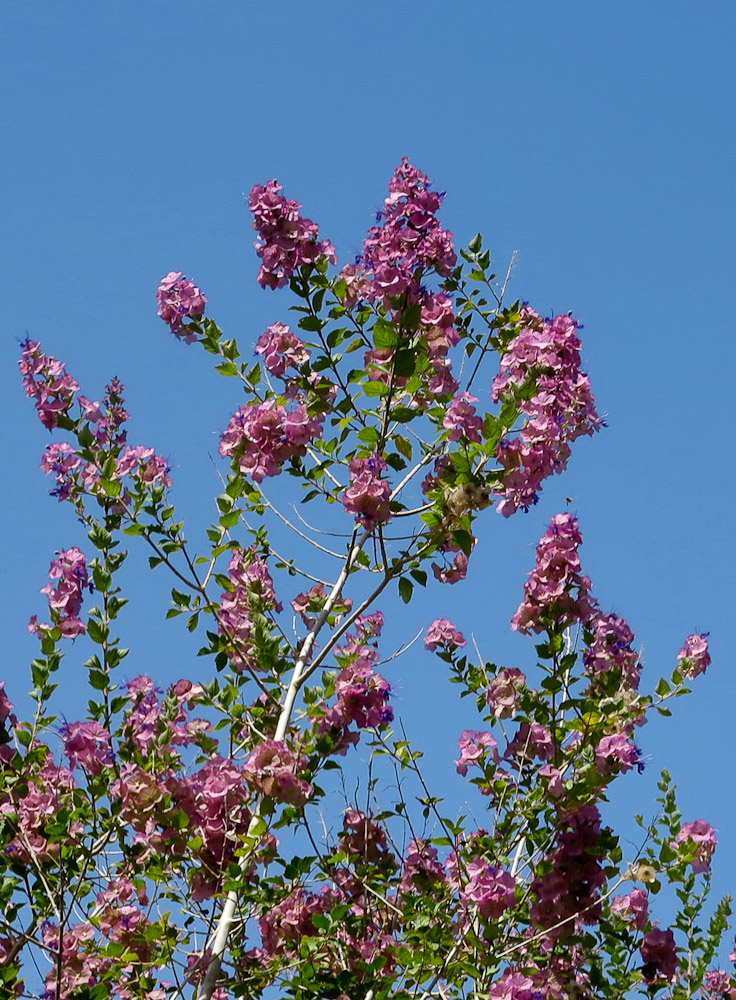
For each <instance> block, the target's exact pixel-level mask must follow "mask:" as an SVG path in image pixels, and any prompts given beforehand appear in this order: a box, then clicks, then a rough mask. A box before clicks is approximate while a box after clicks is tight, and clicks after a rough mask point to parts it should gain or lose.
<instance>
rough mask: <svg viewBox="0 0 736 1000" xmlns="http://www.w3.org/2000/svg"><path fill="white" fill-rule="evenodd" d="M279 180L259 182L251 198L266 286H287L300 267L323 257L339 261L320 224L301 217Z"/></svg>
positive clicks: (260, 279) (262, 279)
mask: <svg viewBox="0 0 736 1000" xmlns="http://www.w3.org/2000/svg"><path fill="white" fill-rule="evenodd" d="M281 191H283V188H282V186H281V185H280V184H278V183H277V182H276V181H275V180H274V181H269V183H268V184H266V185H265V186H261V185H259V184H256V185H255V187H254V188H253V190H252V191H251V193H250V197H249V198H248V206H249V208H250V210H251V212H252V213H253V228H254V229H255V230H256V231H257V233H258V237H259V238H258V239H257V240H256V243H255V248H256V253H257V254H258V256H259V257H260V258H261V270H260V272H259V274H258V283H259V284H260V285H261V287H262V288H283V287H284V285H286V284H288V282H289V279H290V278H291V276H292V275H293V273H294V271H296V269H297V268H298V267H301V266H303V265H304V264H316V263H317V261H318V260H320V259H321V258H322V257H327V258H328V259H329V260H331V261H332V263H333V264H334V263H335V262H336V257H335V248H334V247H333V245H332V244H331V243H330V242H329V240H322V241H320V239H319V227H318V226H317V224H316V223H314V222H312V220H311V219H306V218H303V217H302V216H300V214H299V209H300V208H301V207H302V206H301V205H300V204H299V202H297V201H292V200H290V199H289V198H284V197H283V195H281V194H280V192H281Z"/></svg>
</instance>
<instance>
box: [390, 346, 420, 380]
mask: <svg viewBox="0 0 736 1000" xmlns="http://www.w3.org/2000/svg"><path fill="white" fill-rule="evenodd" d="M416 366H417V359H416V355H415V353H414V351H409V350H406V351H398V352H397V354H396V357H395V358H394V371H395V372H396V374H397V375H398V376H399V378H408V377H409V376H410V375H413V374H414V369H415V368H416Z"/></svg>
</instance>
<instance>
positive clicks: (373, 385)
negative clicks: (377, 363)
mask: <svg viewBox="0 0 736 1000" xmlns="http://www.w3.org/2000/svg"><path fill="white" fill-rule="evenodd" d="M363 392H364V393H365V394H366V396H388V394H389V388H388V386H387V385H386V383H385V382H366V383H365V384H364V386H363Z"/></svg>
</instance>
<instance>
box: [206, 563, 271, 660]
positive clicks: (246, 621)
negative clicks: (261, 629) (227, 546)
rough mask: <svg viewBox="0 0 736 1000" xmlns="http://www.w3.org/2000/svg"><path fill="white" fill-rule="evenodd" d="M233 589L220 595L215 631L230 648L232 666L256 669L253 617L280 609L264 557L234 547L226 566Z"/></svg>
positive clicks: (256, 653)
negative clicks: (216, 628)
mask: <svg viewBox="0 0 736 1000" xmlns="http://www.w3.org/2000/svg"><path fill="white" fill-rule="evenodd" d="M228 577H229V579H230V582H231V584H232V587H233V589H232V590H226V591H225V592H224V593H223V595H222V597H221V605H220V613H219V615H218V626H219V627H218V631H219V633H220V635H221V636H223V637H224V638H225V639H226V640H227V642H228V645H229V647H230V660H231V663H232V665H233V669H235V670H238V671H241V670H257V669H258V667H259V663H258V651H257V648H256V645H255V638H256V626H255V624H254V622H253V616H254V615H256V616H258V615H262V614H263V613H264V612H268V611H281V610H282V606H281V603H280V602H279V600H278V598H277V597H276V591H275V589H274V585H273V579H272V577H271V574H270V572H269V570H268V566H267V564H266V562H265V560H264V559H261V558H260V557H259V556H257V555H256V553H255V552H254V551H253V550H252V549H235V551H234V552H233V554H232V558H231V559H230V565H229V566H228Z"/></svg>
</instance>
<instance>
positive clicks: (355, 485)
mask: <svg viewBox="0 0 736 1000" xmlns="http://www.w3.org/2000/svg"><path fill="white" fill-rule="evenodd" d="M387 468H388V466H387V465H386V463H385V462H384V460H383V459H382V458H381V456H380V455H373V456H371V457H370V458H354V459H352V460H351V462H350V486H349V487H348V488H347V489H346V490H345V491H344V493H343V495H342V505H343V507H344V508H345V510H346V511H347V512H348V513H349V514H355V515H356V517H357V519H358V521H359V522H360V523H361V524H362V525H363V527H364V528H369V529H370V528H375V527H377V526H378V525H379V524H385V523H386V522H387V521H389V520H390V519H391V507H390V504H389V501H390V497H391V485H390V483H388V482H387V481H386V480H385V479H381V473H382V472H385V471H386V469H387Z"/></svg>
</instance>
